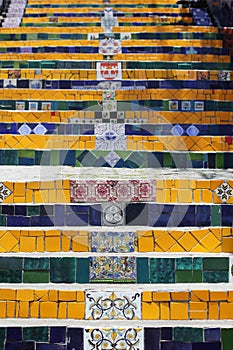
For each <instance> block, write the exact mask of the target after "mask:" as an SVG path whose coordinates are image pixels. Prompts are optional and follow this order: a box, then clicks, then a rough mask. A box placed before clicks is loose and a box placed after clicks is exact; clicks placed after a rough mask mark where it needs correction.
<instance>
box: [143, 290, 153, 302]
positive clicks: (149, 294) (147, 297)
mask: <svg viewBox="0 0 233 350" xmlns="http://www.w3.org/2000/svg"><path fill="white" fill-rule="evenodd" d="M142 301H147V302H151V301H152V292H149V291H145V292H142Z"/></svg>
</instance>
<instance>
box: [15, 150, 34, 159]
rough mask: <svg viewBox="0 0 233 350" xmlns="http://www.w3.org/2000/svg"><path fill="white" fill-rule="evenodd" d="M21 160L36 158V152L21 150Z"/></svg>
mask: <svg viewBox="0 0 233 350" xmlns="http://www.w3.org/2000/svg"><path fill="white" fill-rule="evenodd" d="M18 154H19V155H18V156H19V158H34V157H35V151H33V150H30V149H29V150H27V149H23V150H19V153H18Z"/></svg>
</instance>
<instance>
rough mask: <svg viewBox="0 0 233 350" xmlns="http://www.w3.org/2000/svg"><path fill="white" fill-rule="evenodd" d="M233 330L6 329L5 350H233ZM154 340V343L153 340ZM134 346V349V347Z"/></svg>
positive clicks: (168, 328) (3, 334) (1, 339)
mask: <svg viewBox="0 0 233 350" xmlns="http://www.w3.org/2000/svg"><path fill="white" fill-rule="evenodd" d="M232 337H233V335H232V330H231V329H227V328H204V329H202V328H195V327H173V328H172V327H162V328H148V327H146V328H145V329H144V331H143V329H142V328H139V327H136V328H107V327H105V328H90V329H88V328H84V329H83V328H77V327H74V328H72V327H66V326H63V327H44V326H42V327H27V328H25V327H7V328H6V327H3V328H2V331H1V337H0V344H1V346H2V348H3V350H8V349H12V348H17V347H18V348H20V347H21V349H22V347H24V348H27V349H36V350H44V349H48V347H50V348H51V347H53V349H55V350H58V349H65V350H66V349H70V348H73V349H77V350H90V349H98V347H99V346H102V347H103V346H105V348H107V349H109V350H110V349H111V350H113V349H114V347H116V346H117V347H118V348H119V349H127V350H129V349H132V350H143V349H148V350H152V349H153V350H160V349H161V348H162V349H165V350H168V349H170V348H171V347H173V349H174V350H178V349H180V347H183V348H184V349H185V348H186V349H191V350H198V349H199V350H205V349H206V348H207V346H208V349H210V350H220V349H227V350H229V349H230V346H231V344H232V343H231V342H232V339H233V338H232ZM151 340H153V343H152V341H151ZM130 346H131V348H130Z"/></svg>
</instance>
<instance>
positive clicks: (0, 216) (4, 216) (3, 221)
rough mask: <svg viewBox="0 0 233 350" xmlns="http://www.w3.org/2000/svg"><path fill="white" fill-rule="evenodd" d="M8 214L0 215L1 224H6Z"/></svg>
mask: <svg viewBox="0 0 233 350" xmlns="http://www.w3.org/2000/svg"><path fill="white" fill-rule="evenodd" d="M6 218H7V217H6V215H0V226H6Z"/></svg>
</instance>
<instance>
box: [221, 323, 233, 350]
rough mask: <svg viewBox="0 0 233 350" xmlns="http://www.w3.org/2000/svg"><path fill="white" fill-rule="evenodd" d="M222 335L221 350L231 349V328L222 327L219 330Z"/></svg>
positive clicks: (232, 330) (232, 340)
mask: <svg viewBox="0 0 233 350" xmlns="http://www.w3.org/2000/svg"><path fill="white" fill-rule="evenodd" d="M221 335H222V344H223V349H222V350H232V344H233V329H232V328H231V329H222V330H221Z"/></svg>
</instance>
